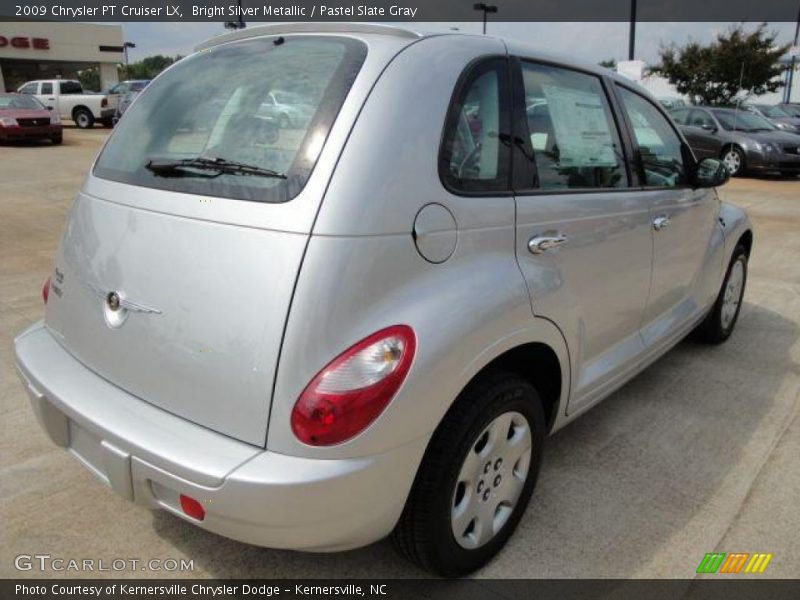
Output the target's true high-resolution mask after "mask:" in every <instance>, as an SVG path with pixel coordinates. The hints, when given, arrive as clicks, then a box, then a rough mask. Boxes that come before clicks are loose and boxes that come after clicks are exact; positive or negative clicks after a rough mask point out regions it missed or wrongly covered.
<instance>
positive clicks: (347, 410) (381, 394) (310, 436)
mask: <svg viewBox="0 0 800 600" xmlns="http://www.w3.org/2000/svg"><path fill="white" fill-rule="evenodd" d="M415 350H416V338H415V336H414V331H413V330H412V329H411V328H410V327H408V326H407V325H394V326H392V327H388V328H386V329H382V330H381V331H378V332H376V333H373V334H372V335H371V336H369V337H367V338H365V339H363V340H361V341H360V342H358V343H357V344H355V345H354V346H351V347H350V348H348V349H347V350H345V351H344V352H343V353H342V354H340V355H339V356H338V357H336V358H335V359H334V360H333V361H331V362H330V363H329V364H328V365H327V366H326V367H325V368H324V369H322V371H320V372H319V373H317V375H316V376H315V377H314V379H312V380H311V383H309V384H308V386H306V389H305V390H303V393H302V394H300V398H298V399H297V402H296V403H295V405H294V410H292V417H291V422H292V431H293V432H294V434H295V436H296V437H297V439H299V440H300V441H301V442H304V443H306V444H309V445H312V446H330V445H333V444H338V443H339V442H343V441H345V440H348V439H350V438H352V437H353V436H355V435H357V434H358V433H361V432H362V431H363V430H364V429H366V428H367V427H368V426H369V425H370V424H371V423H372V422H373V421H374V420H375V419H377V418H378V415H380V414H381V412H383V410H384V409H385V408H386V406H387V405H388V404H389V401H391V399H392V398H393V397H394V395H395V393H396V392H397V390H398V389H399V388H400V385H401V384H402V383H403V380H404V379H405V377H406V374H407V373H408V369H409V367H411V361H412V360H413V358H414V352H415Z"/></svg>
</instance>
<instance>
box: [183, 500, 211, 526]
mask: <svg viewBox="0 0 800 600" xmlns="http://www.w3.org/2000/svg"><path fill="white" fill-rule="evenodd" d="M181 508H182V509H183V512H184V513H185V514H186V515H187V516H190V517H192V518H193V519H197V520H198V521H202V520H203V519H205V518H206V509H205V508H203V505H202V504H200V503H199V502H198V501H197V500H195V499H194V498H190V497H189V496H184V495H183V494H181Z"/></svg>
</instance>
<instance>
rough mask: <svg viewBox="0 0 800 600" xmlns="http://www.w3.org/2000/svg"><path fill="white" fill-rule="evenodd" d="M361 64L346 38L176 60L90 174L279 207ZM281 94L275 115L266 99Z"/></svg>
mask: <svg viewBox="0 0 800 600" xmlns="http://www.w3.org/2000/svg"><path fill="white" fill-rule="evenodd" d="M365 57H366V47H365V45H364V44H363V43H361V42H359V41H358V40H355V39H351V38H345V37H326V36H298V37H286V38H283V37H278V38H276V37H269V38H257V39H250V40H246V41H241V42H236V43H231V44H225V45H222V46H217V47H214V48H211V49H210V50H206V51H202V52H199V53H197V54H194V55H192V56H190V57H188V58H185V59H183V60H182V61H180V62H178V63H177V64H176V65H175V66H173V67H172V68H170V69H169V71H166V72H165V73H164V74H163V75H162V76H161V77H159V78H158V79H156V80H154V81H153V82H152V83H150V84H149V85H148V86H147V87H146V88H145V89H144V91H142V93H141V98H138V99H137V101H136V102H135V103H134V104H132V105H131V108H130V109H129V110H127V111H126V112H125V118H124V119H122V120H121V121H120V123H119V126H118V128H117V129H116V130H115V132H114V134H113V135H112V136H111V139H110V140H109V141H108V144H107V145H106V147H105V150H103V153H102V154H101V155H100V157H99V159H98V161H97V164H96V166H95V170H94V174H95V175H96V176H98V177H102V178H104V179H112V180H114V181H120V182H123V183H130V184H134V185H139V186H144V187H150V188H159V189H164V190H171V191H176V192H186V193H193V194H202V195H207V196H217V197H222V198H233V199H241V200H251V201H257V202H285V201H288V200H291V199H292V198H293V197H295V196H296V195H297V194H299V193H300V191H301V190H302V189H303V186H304V185H305V183H306V181H307V180H308V178H309V177H310V175H311V171H312V169H313V167H314V165H315V164H316V161H317V156H318V155H319V153H320V151H321V149H322V146H323V144H324V142H325V139H326V138H327V136H328V132H329V131H330V128H331V127H332V125H333V121H334V119H335V118H336V115H337V114H338V112H339V109H340V107H341V106H342V103H343V102H344V99H345V97H346V96H347V93H348V91H349V90H350V87H351V85H352V83H353V81H354V80H355V78H356V76H357V74H358V72H359V70H360V68H361V65H362V63H363V61H364V58H365ZM276 90H281V91H283V92H285V96H286V98H287V104H285V105H283V106H282V111H281V112H278V111H275V110H273V107H271V102H270V98H271V94H273V93H274V92H275V91H276Z"/></svg>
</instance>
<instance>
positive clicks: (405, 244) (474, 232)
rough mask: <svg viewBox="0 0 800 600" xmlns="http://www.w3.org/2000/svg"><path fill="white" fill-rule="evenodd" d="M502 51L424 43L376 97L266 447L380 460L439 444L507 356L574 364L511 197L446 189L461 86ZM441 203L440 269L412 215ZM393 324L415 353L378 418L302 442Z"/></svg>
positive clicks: (337, 202)
mask: <svg viewBox="0 0 800 600" xmlns="http://www.w3.org/2000/svg"><path fill="white" fill-rule="evenodd" d="M504 53H505V49H504V46H503V45H502V43H501V42H499V41H498V40H493V39H491V38H468V37H462V36H459V37H458V38H447V37H446V36H442V37H434V38H427V39H425V40H423V41H420V42H417V43H415V44H413V45H411V46H409V47H408V48H407V49H406V50H404V51H403V52H402V53H400V54H399V55H398V56H397V57H396V58H395V59H394V60H393V62H392V63H391V64H390V66H389V67H388V68H387V70H386V72H385V73H384V74H383V75H382V76H381V79H380V80H379V81H378V83H377V84H376V86H375V88H374V89H373V90H372V92H371V94H370V97H369V99H368V100H367V102H366V103H365V105H364V107H363V109H362V111H361V114H360V115H359V117H358V120H357V122H356V124H355V126H354V129H353V131H352V133H351V135H350V138H349V140H348V142H347V145H346V147H345V149H344V152H343V153H342V156H341V159H340V161H339V163H338V165H337V168H336V171H335V173H334V175H333V178H332V180H331V184H330V187H329V189H328V191H327V193H326V196H325V199H324V201H323V204H322V207H321V209H320V214H319V216H318V218H317V222H316V224H315V227H314V231H313V235H312V237H311V239H310V241H309V245H308V249H307V251H306V257H305V260H304V263H303V267H302V270H301V274H300V277H299V279H298V284H297V289H296V291H295V296H294V300H293V304H292V308H291V313H290V316H289V321H288V323H287V329H286V334H285V337H284V343H283V348H282V351H281V359H280V361H281V362H280V367H279V371H278V376H277V379H276V387H275V394H274V399H273V405H272V414H271V418H270V428H269V433H268V436H267V448H268V449H269V450H272V451H275V452H281V453H286V454H291V455H296V456H308V457H327V458H345V457H356V456H366V455H370V454H376V453H381V452H385V451H388V450H390V449H392V448H396V447H399V446H401V445H404V444H408V443H410V442H411V441H413V440H418V439H420V438H423V437H428V436H430V435H431V433H432V432H433V430H434V429H435V428H436V426H437V425H438V423H439V421H440V420H441V418H442V416H443V415H444V414H445V412H446V411H447V409H448V408H449V406H450V404H451V403H452V402H453V400H454V399H455V398H456V397H457V396H458V394H459V392H460V391H461V390H462V389H463V387H464V386H465V385H466V384H467V383H468V382H469V380H470V379H471V378H472V377H473V376H474V375H475V374H476V373H477V372H478V371H479V370H480V369H481V368H482V367H483V366H485V365H486V364H487V363H489V362H490V361H491V360H492V359H493V358H495V357H497V356H498V355H500V354H502V353H503V352H504V351H506V350H508V349H511V348H513V347H515V346H517V345H519V344H522V343H526V342H530V341H542V342H545V343H548V344H549V345H551V347H553V348H554V349H555V350H556V352H557V354H558V355H559V358H560V360H561V362H562V365H568V364H569V363H568V358H567V354H566V349H565V346H564V343H563V338H562V337H561V334H560V333H559V332H558V330H557V329H556V328H555V326H553V325H552V324H551V323H549V322H548V321H544V320H539V319H534V317H533V315H532V312H531V307H530V300H529V297H528V291H527V288H526V286H525V283H524V280H523V279H522V275H521V273H520V271H519V267H518V265H517V263H516V259H515V257H514V200H513V197H511V196H496V197H480V198H478V197H462V196H455V195H453V194H451V193H450V192H448V191H447V190H446V189H445V188H444V187H443V185H442V184H441V182H440V180H439V175H438V164H437V157H438V152H439V143H440V139H441V135H442V128H443V125H444V120H445V115H446V112H447V109H448V106H449V102H450V98H451V95H452V92H453V89H454V86H455V84H456V81H457V79H458V77H459V76H460V74H461V72H462V71H463V69H464V68H465V66H466V65H467V64H468V63H469V62H470V61H472V60H473V59H474V58H476V57H479V56H483V55H498V54H504ZM433 202H435V203H439V204H441V205H443V206H445V207H446V208H447V209H448V210H449V211H450V212H451V213H452V214H453V215H454V217H455V220H456V222H457V224H458V241H457V245H456V249H455V251H454V253H453V255H452V256H451V257H450V258H449V259H448V260H447V261H446V262H444V263H442V264H432V263H429V262H427V261H426V260H425V259H423V258H422V257H421V256H420V254H419V253H418V252H417V250H416V247H415V243H414V239H413V237H412V235H411V233H412V229H413V224H414V218H415V216H416V214H417V213H418V211H419V210H420V208H422V207H423V206H425V205H426V204H428V203H433ZM398 323H405V324H408V325H410V326H411V327H413V329H414V331H415V332H416V335H417V353H416V356H415V359H414V362H413V364H412V367H411V371H410V372H409V375H408V377H407V379H406V381H405V383H404V384H403V386H402V387H401V389H400V391H399V392H398V394H397V395H396V396H395V398H394V399H393V400H392V402H391V403H390V405H389V406H388V407H387V409H386V410H385V411H384V412H383V414H382V415H381V416H380V417H379V418H378V419H377V420H376V421H375V422H374V423H373V424H372V425H371V426H370V427H368V428H367V429H366V430H365V431H364V432H362V433H361V434H359V435H358V436H356V437H355V438H353V439H351V440H349V441H347V442H344V443H342V444H339V445H336V446H332V447H325V448H314V447H310V446H306V445H304V444H302V443H300V442H299V441H298V440H297V439H296V438H295V437H294V435H293V433H292V431H291V428H290V424H289V419H290V415H291V410H292V408H293V406H294V403H295V401H296V400H297V398H298V396H299V395H300V393H301V392H302V390H303V389H304V388H305V386H306V385H307V384H308V382H309V381H310V380H311V378H313V376H314V375H315V374H316V373H317V372H318V371H319V370H320V369H322V368H323V367H324V366H325V365H326V364H327V363H328V362H329V361H330V360H331V359H333V358H334V357H336V356H337V355H338V354H339V353H341V352H342V351H344V350H345V349H346V348H348V347H349V346H351V345H352V344H354V343H355V342H357V341H359V340H360V339H363V338H364V337H366V336H367V335H369V334H370V333H373V332H374V331H376V330H378V329H381V328H383V327H386V326H389V325H393V324H398ZM563 372H564V373H565V375H564V377H565V379H564V382H563V385H562V389H563V390H564V393H565V394H566V393H567V391H568V389H569V383H568V375H566V373H567V372H568V369H564V370H563ZM564 405H565V403H564ZM409 485H410V482H409Z"/></svg>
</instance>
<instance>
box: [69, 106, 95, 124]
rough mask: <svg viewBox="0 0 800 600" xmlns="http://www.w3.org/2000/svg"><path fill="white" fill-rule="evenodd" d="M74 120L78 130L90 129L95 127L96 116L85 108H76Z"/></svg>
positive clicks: (73, 114) (73, 115)
mask: <svg viewBox="0 0 800 600" xmlns="http://www.w3.org/2000/svg"><path fill="white" fill-rule="evenodd" d="M72 120H73V121H75V125H76V126H77V127H78V129H89V128H90V127H92V126H93V125H94V115H92V113H91V112H89V111H88V110H86V109H85V108H76V109H75V112H74V113H72Z"/></svg>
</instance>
